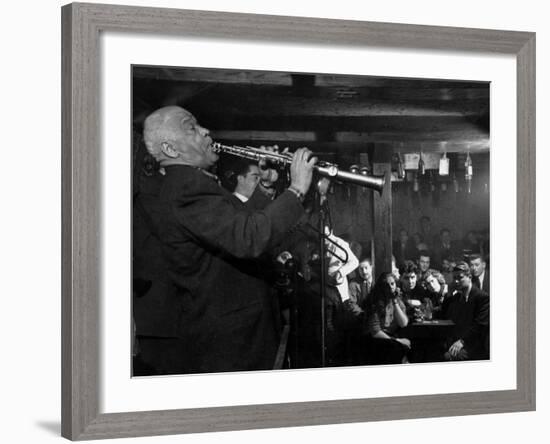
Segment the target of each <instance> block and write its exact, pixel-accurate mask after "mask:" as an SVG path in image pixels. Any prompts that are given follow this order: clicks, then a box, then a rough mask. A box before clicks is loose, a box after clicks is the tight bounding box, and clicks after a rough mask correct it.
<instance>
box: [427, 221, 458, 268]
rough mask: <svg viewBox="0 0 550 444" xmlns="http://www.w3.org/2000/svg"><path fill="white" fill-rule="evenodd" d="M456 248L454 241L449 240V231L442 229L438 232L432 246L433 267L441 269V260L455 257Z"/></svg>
mask: <svg viewBox="0 0 550 444" xmlns="http://www.w3.org/2000/svg"><path fill="white" fill-rule="evenodd" d="M458 250H459V249H458V246H457V244H456V242H455V241H453V240H452V239H451V231H450V230H449V229H448V228H443V229H441V230H440V231H439V238H438V239H437V242H436V243H435V244H434V247H433V249H432V252H433V258H432V259H433V264H432V265H433V266H434V267H436V268H438V269H441V268H442V266H443V260H444V259H448V258H450V257H455V256H456V255H457V254H458V252H459V251H458Z"/></svg>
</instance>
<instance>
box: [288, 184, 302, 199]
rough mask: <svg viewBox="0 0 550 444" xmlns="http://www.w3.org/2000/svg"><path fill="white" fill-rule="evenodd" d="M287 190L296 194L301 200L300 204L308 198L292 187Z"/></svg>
mask: <svg viewBox="0 0 550 444" xmlns="http://www.w3.org/2000/svg"><path fill="white" fill-rule="evenodd" d="M287 189H288V191H290V192H291V193H292V194H294V195H295V196H296V197H297V198H298V200H299V201H300V202H303V201H304V199H305V197H306V196H305V195H304V193H302V192H301V191H300V190H298V189H296V188H295V187H293V186H292V185H291V186H289V187H288V188H287Z"/></svg>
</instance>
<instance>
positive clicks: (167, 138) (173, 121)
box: [143, 106, 187, 162]
mask: <svg viewBox="0 0 550 444" xmlns="http://www.w3.org/2000/svg"><path fill="white" fill-rule="evenodd" d="M186 114H187V111H185V110H184V109H183V108H181V107H179V106H166V107H164V108H160V109H157V110H156V111H153V112H152V113H151V114H149V116H147V118H146V119H145V122H144V124H143V140H144V142H145V147H146V148H147V151H148V152H149V154H151V156H153V157H154V158H155V159H156V160H157V161H159V162H160V161H161V160H163V159H164V158H165V157H164V153H163V152H162V144H163V143H165V142H167V143H171V144H174V142H175V141H176V131H177V130H178V129H179V128H180V124H181V121H182V119H183V118H185V116H186Z"/></svg>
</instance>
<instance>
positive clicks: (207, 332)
mask: <svg viewBox="0 0 550 444" xmlns="http://www.w3.org/2000/svg"><path fill="white" fill-rule="evenodd" d="M143 134H144V141H145V144H146V147H147V150H148V151H149V153H150V154H151V155H152V156H154V157H155V158H156V159H157V160H158V162H159V163H160V165H161V167H162V168H164V170H165V178H164V184H163V187H162V191H161V193H160V199H161V202H162V208H163V210H162V213H163V214H162V217H161V218H160V221H161V222H160V227H159V234H160V238H161V241H162V244H163V253H164V256H165V259H166V261H167V273H168V278H169V281H170V282H171V283H172V284H173V286H174V287H175V289H176V292H177V294H178V298H179V301H180V302H181V307H180V308H179V309H180V310H181V313H179V317H180V322H179V325H180V332H181V333H180V335H179V340H178V344H179V345H178V353H179V355H178V359H177V360H176V361H177V364H172V368H169V369H165V371H164V373H207V372H222V371H243V370H264V369H271V368H273V363H274V360H275V355H276V351H277V347H278V343H279V337H278V331H277V328H276V324H277V319H276V318H277V316H278V312H277V310H276V309H275V307H276V305H274V302H275V301H273V300H272V298H271V297H270V292H269V286H268V283H267V282H266V281H265V280H264V277H263V273H262V271H263V270H262V269H261V268H262V267H259V266H258V265H257V263H256V259H257V258H259V257H260V256H261V255H262V254H263V253H265V252H266V251H268V250H270V249H271V248H272V247H274V246H275V245H277V244H278V243H279V242H280V241H281V240H283V239H284V237H285V234H286V233H287V232H288V230H290V229H291V228H292V227H293V226H294V225H295V224H296V223H297V222H298V220H299V219H300V217H301V216H302V215H303V213H304V209H303V207H302V201H303V196H304V195H305V194H306V193H307V191H308V189H309V186H310V184H311V179H312V170H313V166H314V164H315V162H316V158H311V152H310V151H309V150H308V149H306V148H301V149H299V150H297V151H296V153H294V155H293V160H292V164H291V166H290V177H291V181H290V186H289V188H288V189H287V190H285V191H284V192H283V193H281V195H280V196H279V197H277V198H276V199H275V200H273V201H272V202H271V203H269V205H267V206H266V207H265V208H264V209H262V210H261V211H250V210H247V209H239V208H236V207H235V205H234V204H233V203H232V201H231V199H232V197H231V194H230V193H229V192H228V191H227V190H225V189H224V188H222V187H221V186H220V185H219V184H218V181H217V178H216V176H214V175H213V174H212V173H210V172H209V171H208V170H209V169H210V168H211V167H212V166H213V165H214V164H215V163H216V161H217V160H218V155H217V154H216V153H215V152H214V150H213V148H212V139H211V138H210V136H209V131H208V130H207V129H206V128H203V127H202V126H200V125H199V124H198V123H197V120H196V119H195V117H194V116H193V115H192V114H191V113H190V112H188V111H187V110H185V109H183V108H180V107H176V106H169V107H165V108H161V109H159V110H156V111H155V112H153V113H152V114H151V115H149V116H148V117H147V119H146V120H145V124H144V133H143Z"/></svg>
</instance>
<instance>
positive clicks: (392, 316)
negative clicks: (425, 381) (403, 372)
mask: <svg viewBox="0 0 550 444" xmlns="http://www.w3.org/2000/svg"><path fill="white" fill-rule="evenodd" d="M367 310H368V317H367V328H368V332H369V336H370V339H369V340H368V353H369V361H370V362H371V363H373V364H399V363H406V362H408V358H407V353H408V352H409V351H410V349H411V341H410V340H409V339H407V338H400V337H399V330H400V329H401V328H404V327H406V326H407V324H408V323H409V319H408V317H407V314H406V308H405V304H404V302H403V300H402V299H401V297H400V296H399V293H398V291H397V284H396V282H395V279H394V277H393V275H392V274H391V273H389V272H386V273H382V274H381V275H380V276H379V278H378V279H377V281H376V284H375V286H374V288H373V292H372V299H371V302H370V304H369V308H368V309H367Z"/></svg>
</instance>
